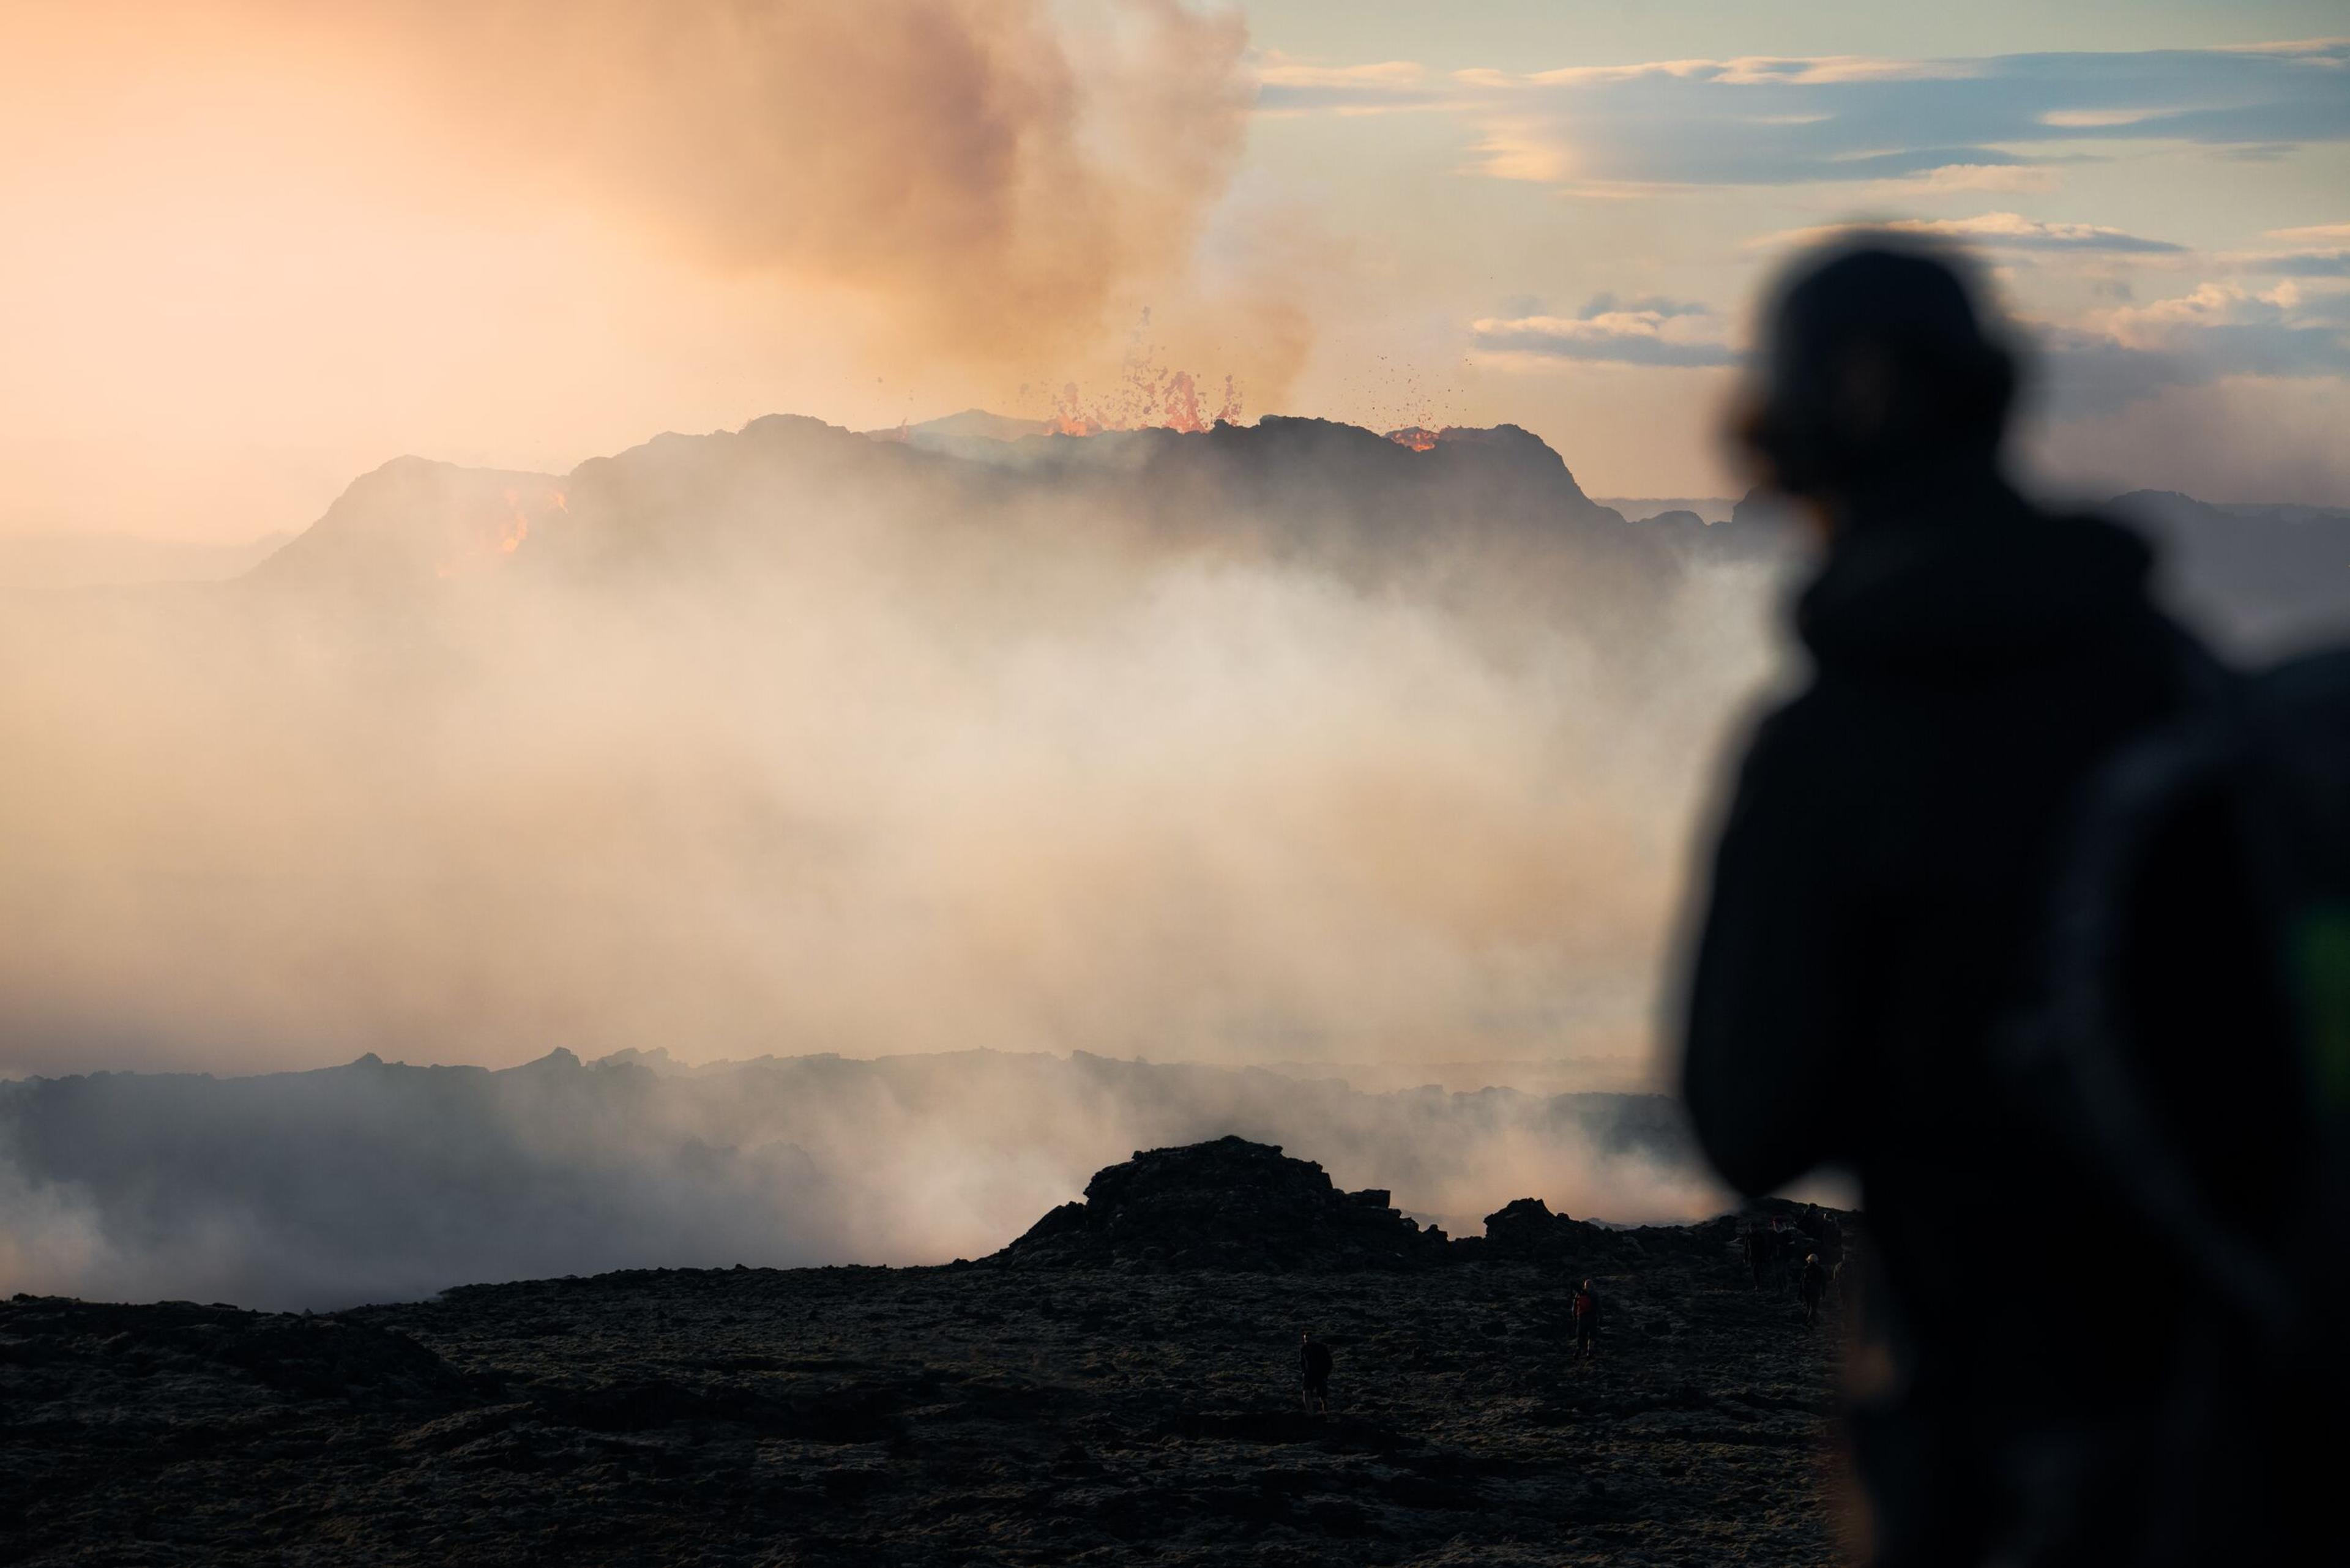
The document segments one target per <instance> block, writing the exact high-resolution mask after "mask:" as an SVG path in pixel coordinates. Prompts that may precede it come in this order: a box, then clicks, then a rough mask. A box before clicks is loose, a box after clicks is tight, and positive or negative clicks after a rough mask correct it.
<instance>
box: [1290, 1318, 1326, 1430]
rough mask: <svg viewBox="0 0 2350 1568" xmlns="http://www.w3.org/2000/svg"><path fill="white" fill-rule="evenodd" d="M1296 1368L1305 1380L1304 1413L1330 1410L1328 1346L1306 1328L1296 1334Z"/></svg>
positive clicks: (1324, 1412)
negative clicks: (1301, 1332) (1302, 1332)
mask: <svg viewBox="0 0 2350 1568" xmlns="http://www.w3.org/2000/svg"><path fill="white" fill-rule="evenodd" d="M1297 1370H1298V1372H1299V1374H1300V1375H1301V1376H1303V1377H1304V1379H1305V1413H1306V1414H1307V1415H1309V1416H1311V1415H1313V1414H1314V1413H1315V1411H1316V1410H1317V1409H1318V1410H1320V1411H1321V1412H1322V1413H1323V1414H1324V1415H1327V1414H1329V1411H1330V1347H1329V1346H1328V1345H1325V1344H1323V1343H1322V1342H1321V1341H1320V1340H1318V1339H1316V1338H1315V1337H1314V1331H1313V1330H1312V1329H1310V1328H1309V1329H1307V1330H1305V1333H1304V1334H1300V1335H1299V1336H1298V1341H1297Z"/></svg>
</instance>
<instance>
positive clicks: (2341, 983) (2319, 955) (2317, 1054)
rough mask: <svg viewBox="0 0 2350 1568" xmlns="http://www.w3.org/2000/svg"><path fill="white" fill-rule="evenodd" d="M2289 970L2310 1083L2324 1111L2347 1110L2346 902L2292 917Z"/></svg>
mask: <svg viewBox="0 0 2350 1568" xmlns="http://www.w3.org/2000/svg"><path fill="white" fill-rule="evenodd" d="M2293 981H2294V988H2295V989H2296V990H2297V991H2298V992H2300V994H2299V995H2298V996H2297V997H2296V998H2295V999H2294V1000H2295V1001H2297V1002H2299V1003H2300V1008H2301V1019H2302V1026H2303V1045H2304V1047H2305V1050H2306V1054H2307V1059H2308V1063H2309V1073H2310V1080H2311V1083H2310V1086H2311V1087H2312V1088H2313V1089H2314V1090H2315V1091H2316V1095H2317V1103H2318V1105H2319V1106H2320V1107H2321V1108H2322V1109H2324V1111H2326V1112H2328V1113H2333V1114H2339V1113H2341V1112H2343V1111H2345V1110H2350V905H2345V904H2328V905H2324V906H2322V907H2320V908H2318V909H2312V910H2309V911H2308V912H2307V913H2305V914H2303V916H2302V917H2301V919H2299V920H2297V921H2295V922H2294V925H2293Z"/></svg>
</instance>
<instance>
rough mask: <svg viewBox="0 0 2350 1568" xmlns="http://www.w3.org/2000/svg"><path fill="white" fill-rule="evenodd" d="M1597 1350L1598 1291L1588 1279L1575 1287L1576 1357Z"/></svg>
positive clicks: (1591, 1353) (1594, 1352)
mask: <svg viewBox="0 0 2350 1568" xmlns="http://www.w3.org/2000/svg"><path fill="white" fill-rule="evenodd" d="M1598 1350H1599V1291H1598V1288H1597V1287H1596V1286H1595V1285H1593V1284H1592V1282H1590V1281H1589V1280H1586V1281H1584V1282H1583V1283H1581V1284H1579V1285H1577V1286H1576V1287H1575V1357H1576V1359H1578V1360H1580V1359H1582V1358H1583V1357H1585V1356H1587V1355H1596V1354H1597V1353H1598Z"/></svg>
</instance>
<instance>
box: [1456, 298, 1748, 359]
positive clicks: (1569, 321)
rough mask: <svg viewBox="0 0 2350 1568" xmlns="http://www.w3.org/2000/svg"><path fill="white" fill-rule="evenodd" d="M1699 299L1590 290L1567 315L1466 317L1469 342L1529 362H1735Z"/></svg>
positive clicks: (1488, 353) (1482, 351)
mask: <svg viewBox="0 0 2350 1568" xmlns="http://www.w3.org/2000/svg"><path fill="white" fill-rule="evenodd" d="M1713 316H1714V313H1713V312H1712V311H1711V309H1710V308H1708V307H1707V306H1702V305H1693V304H1690V303H1688V302H1686V301H1682V300H1673V299H1666V298H1663V297H1661V296H1655V295H1649V296H1641V297H1638V298H1634V299H1618V298H1617V296H1614V295H1612V294H1602V295H1597V296H1594V297H1593V298H1592V299H1591V300H1590V301H1589V302H1588V303H1587V304H1586V305H1585V306H1584V307H1583V308H1582V309H1581V310H1579V311H1577V312H1576V313H1575V315H1573V316H1547V315H1527V316H1512V317H1484V318H1482V319H1481V320H1477V321H1473V322H1471V324H1470V328H1469V330H1470V341H1471V347H1472V348H1473V349H1474V351H1475V352H1476V353H1478V354H1479V355H1481V356H1483V357H1486V358H1491V359H1492V360H1494V361H1496V362H1498V363H1501V364H1503V365H1508V364H1512V363H1515V364H1517V365H1520V366H1532V365H1537V364H1540V363H1541V362H1543V361H1545V360H1557V359H1574V360H1580V361H1582V362H1584V363H1586V364H1598V365H1639V366H1649V367H1659V368H1665V369H1707V368H1709V367H1713V366H1721V365H1730V364H1735V363H1736V362H1737V358H1738V356H1737V354H1736V352H1735V351H1734V350H1733V349H1731V347H1730V346H1729V345H1728V344H1727V343H1724V342H1722V341H1721V338H1720V337H1718V336H1717V334H1716V330H1715V327H1714V325H1713Z"/></svg>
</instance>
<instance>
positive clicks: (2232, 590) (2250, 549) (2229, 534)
mask: <svg viewBox="0 0 2350 1568" xmlns="http://www.w3.org/2000/svg"><path fill="white" fill-rule="evenodd" d="M2110 505H2111V507H2112V509H2113V512H2114V514H2115V515H2116V516H2117V517H2119V518H2121V519H2122V520H2123V521H2125V522H2127V523H2129V524H2133V525H2134V526H2136V527H2137V528H2139V529H2141V530H2143V531H2144V532H2145V533H2146V534H2147V535H2148V536H2149V537H2151V538H2152V539H2153V540H2154V541H2155V543H2156V544H2157V545H2158V546H2159V547H2160V549H2161V551H2162V563H2161V567H2160V571H2161V574H2162V582H2163V585H2164V591H2165V592H2166V593H2167V594H2168V596H2169V597H2170V598H2171V600H2172V602H2173V603H2174V604H2176V605H2177V606H2178V608H2179V610H2180V611H2181V613H2183V614H2185V615H2186V616H2187V617H2188V618H2189V619H2190V620H2192V621H2193V622H2194V623H2195V624H2196V625H2198V626H2199V627H2201V628H2205V629H2206V630H2207V631H2208V632H2209V633H2210V635H2212V636H2214V637H2215V638H2216V639H2219V640H2220V642H2221V644H2222V645H2223V646H2225V647H2228V648H2230V649H2236V650H2239V651H2244V652H2251V653H2261V654H2269V653H2276V652H2280V651H2282V650H2284V649H2292V648H2297V647H2305V646H2309V645H2311V644H2314V643H2319V642H2324V641H2331V640H2338V639H2344V638H2345V637H2350V510H2345V509H2343V508H2340V507H2327V506H2270V505H2256V504H2241V503H2239V504H2225V505H2214V504H2210V503H2209V502H2203V501H2198V500H2196V499H2195V498H2194V497H2192V496H2189V495H2180V494H2178V493H2175V492H2171V491H2158V490H2134V491H2132V492H2130V493H2128V494H2126V495H2120V496H2116V497H2115V498H2114V500H2113V501H2112V502H2111V503H2110Z"/></svg>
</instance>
